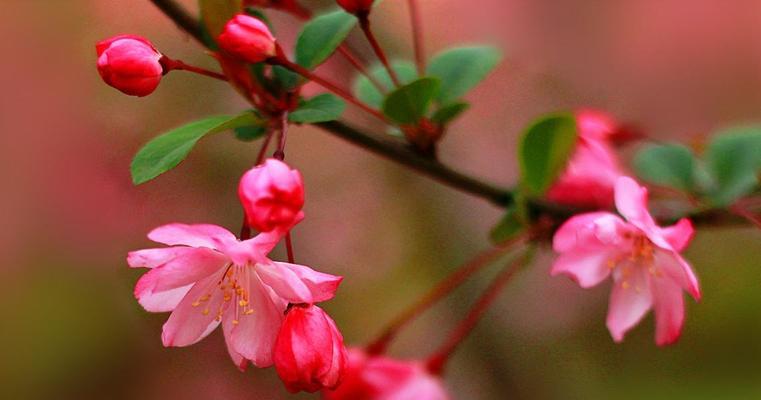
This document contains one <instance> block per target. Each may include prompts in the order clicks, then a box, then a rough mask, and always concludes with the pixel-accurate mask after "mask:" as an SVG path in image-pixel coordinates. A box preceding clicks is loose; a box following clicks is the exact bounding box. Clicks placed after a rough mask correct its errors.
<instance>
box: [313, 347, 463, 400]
mask: <svg viewBox="0 0 761 400" xmlns="http://www.w3.org/2000/svg"><path fill="white" fill-rule="evenodd" d="M322 394H323V399H325V400H356V399H361V400H447V399H449V398H450V396H449V394H448V393H447V391H446V389H445V388H444V384H443V383H442V382H441V379H440V378H438V377H437V376H434V375H432V374H431V373H430V372H428V371H427V370H426V368H425V366H424V364H423V363H422V362H420V361H414V360H411V361H402V360H395V359H392V358H388V357H383V356H370V355H368V354H366V353H365V352H364V351H362V350H359V349H349V362H348V365H347V367H346V372H345V374H344V377H343V380H342V381H341V384H340V385H338V387H337V388H336V389H335V390H324V391H323V392H322Z"/></svg>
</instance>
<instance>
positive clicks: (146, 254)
mask: <svg viewBox="0 0 761 400" xmlns="http://www.w3.org/2000/svg"><path fill="white" fill-rule="evenodd" d="M195 250H196V249H194V248H192V247H162V248H158V249H143V250H136V251H131V252H129V254H127V264H128V265H129V266H130V267H132V268H156V267H158V266H159V265H161V264H164V263H165V262H167V261H169V260H171V259H173V258H175V257H178V256H181V255H184V254H187V253H189V252H193V251H195Z"/></svg>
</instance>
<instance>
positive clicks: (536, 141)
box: [518, 113, 577, 196]
mask: <svg viewBox="0 0 761 400" xmlns="http://www.w3.org/2000/svg"><path fill="white" fill-rule="evenodd" d="M576 137H577V128H576V119H575V118H574V116H573V114H571V113H558V114H551V115H548V116H544V117H542V118H540V119H539V120H538V121H536V122H534V123H533V124H532V125H531V126H530V127H529V128H528V129H527V130H526V133H524V135H523V137H522V138H521V141H520V144H519V149H518V158H519V160H520V165H521V177H522V183H523V187H524V189H525V190H527V191H528V194H530V195H533V196H543V195H544V194H545V192H546V191H547V189H549V188H550V185H552V183H553V182H554V181H555V179H556V178H557V177H558V175H559V174H560V173H561V172H562V171H563V169H564V168H565V166H566V163H567V161H568V157H569V156H570V155H571V152H572V151H573V149H574V148H575V145H576Z"/></svg>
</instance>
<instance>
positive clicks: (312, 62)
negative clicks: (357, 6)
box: [296, 10, 357, 69]
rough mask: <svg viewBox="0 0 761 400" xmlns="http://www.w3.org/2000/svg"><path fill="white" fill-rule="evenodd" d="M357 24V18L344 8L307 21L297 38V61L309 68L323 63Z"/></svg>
mask: <svg viewBox="0 0 761 400" xmlns="http://www.w3.org/2000/svg"><path fill="white" fill-rule="evenodd" d="M356 24H357V18H355V17H354V16H353V15H351V14H349V13H346V12H344V11H342V10H338V11H334V12H331V13H328V14H323V15H320V16H318V17H316V18H314V19H312V20H311V21H309V22H307V23H306V24H305V25H304V28H303V29H302V30H301V33H300V34H299V37H298V39H297V40H296V63H297V64H299V65H301V66H302V67H304V68H309V69H312V68H315V67H317V66H318V65H320V64H322V63H323V62H324V61H325V60H327V58H328V57H330V55H331V54H333V52H334V51H336V49H337V48H338V46H339V45H340V44H341V43H342V42H343V41H344V39H346V36H348V35H349V32H350V31H351V30H352V28H354V26H355V25H356Z"/></svg>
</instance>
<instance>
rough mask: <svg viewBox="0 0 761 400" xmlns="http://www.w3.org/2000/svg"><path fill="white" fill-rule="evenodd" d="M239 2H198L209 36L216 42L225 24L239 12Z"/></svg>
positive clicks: (211, 0)
mask: <svg viewBox="0 0 761 400" xmlns="http://www.w3.org/2000/svg"><path fill="white" fill-rule="evenodd" d="M241 7H242V6H241V0H199V1H198V8H199V9H200V10H201V21H203V24H204V26H205V27H206V30H207V31H208V33H209V35H210V36H211V37H212V38H214V39H215V40H216V38H217V36H219V34H220V33H222V30H223V29H224V28H225V24H227V21H229V20H230V19H231V18H232V17H234V16H235V14H237V13H239V12H240V10H241Z"/></svg>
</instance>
